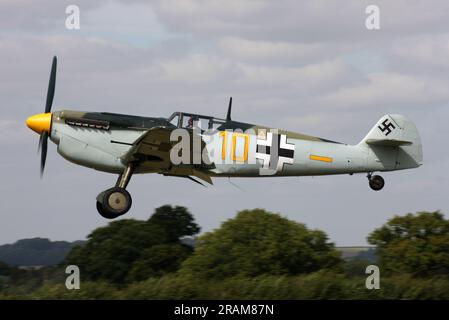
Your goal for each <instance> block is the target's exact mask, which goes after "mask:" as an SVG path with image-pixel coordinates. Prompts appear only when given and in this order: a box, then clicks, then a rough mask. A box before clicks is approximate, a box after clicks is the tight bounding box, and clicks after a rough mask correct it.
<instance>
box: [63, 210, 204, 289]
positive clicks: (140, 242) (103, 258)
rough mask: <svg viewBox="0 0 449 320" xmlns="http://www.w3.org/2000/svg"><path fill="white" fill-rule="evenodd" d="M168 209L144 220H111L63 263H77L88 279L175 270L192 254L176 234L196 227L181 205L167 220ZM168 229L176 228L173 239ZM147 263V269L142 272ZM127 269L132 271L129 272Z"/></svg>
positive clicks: (189, 232) (114, 278) (127, 277)
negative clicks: (175, 213)
mask: <svg viewBox="0 0 449 320" xmlns="http://www.w3.org/2000/svg"><path fill="white" fill-rule="evenodd" d="M170 208H171V207H170V206H163V207H161V208H158V209H156V212H155V214H154V215H153V216H152V217H151V218H150V219H149V220H147V221H138V220H132V219H128V220H119V221H113V222H111V223H109V225H107V226H106V227H101V228H98V229H96V230H94V231H93V232H92V233H91V234H90V235H89V236H88V241H87V243H86V244H85V245H83V246H79V247H75V248H74V249H73V250H72V251H71V252H70V253H69V255H68V257H67V258H66V260H65V262H64V265H67V264H74V265H77V266H78V267H79V268H80V270H81V274H82V276H83V277H85V278H86V279H88V280H105V281H110V282H113V283H125V282H126V281H133V280H136V279H139V280H142V279H143V278H144V277H145V276H152V275H160V274H164V273H167V272H173V271H176V270H177V268H178V267H179V265H180V263H181V260H182V259H185V258H186V257H187V256H188V255H189V254H190V253H191V249H190V248H188V247H185V246H183V245H182V244H181V242H180V241H179V236H183V235H192V234H194V232H195V230H199V227H198V226H196V224H195V223H194V221H193V217H192V215H191V214H190V213H189V212H188V211H187V210H186V209H185V208H182V207H175V208H174V209H173V210H172V211H175V212H177V213H180V214H178V215H173V216H172V217H173V218H172V219H171V220H170V219H169V216H170V215H169V214H168V212H171V211H170V210H169V209H170ZM161 213H162V214H161ZM154 216H156V218H154ZM183 223H184V224H183ZM195 226H196V229H195V228H194V227H195ZM171 228H173V229H174V230H176V240H175V236H174V232H173V231H172V230H171ZM167 245H170V246H167ZM150 255H153V256H152V257H150ZM146 264H148V270H146V271H145V269H146ZM130 270H133V272H132V273H131V274H130Z"/></svg>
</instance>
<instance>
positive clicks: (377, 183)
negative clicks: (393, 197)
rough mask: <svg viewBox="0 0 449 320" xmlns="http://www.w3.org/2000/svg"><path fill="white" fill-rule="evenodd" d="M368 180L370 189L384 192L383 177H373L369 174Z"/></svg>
mask: <svg viewBox="0 0 449 320" xmlns="http://www.w3.org/2000/svg"><path fill="white" fill-rule="evenodd" d="M367 178H368V182H369V186H370V188H371V189H373V190H374V191H379V190H382V188H383V187H384V186H385V180H384V178H382V177H381V176H378V175H374V176H373V175H372V173H371V172H368V175H367Z"/></svg>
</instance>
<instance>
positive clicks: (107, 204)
mask: <svg viewBox="0 0 449 320" xmlns="http://www.w3.org/2000/svg"><path fill="white" fill-rule="evenodd" d="M100 198H101V199H97V202H99V204H100V206H99V205H98V204H97V210H98V212H99V213H100V215H102V216H103V217H105V218H106V219H114V218H117V217H119V216H121V215H124V214H125V213H127V212H128V211H129V209H130V208H131V205H132V199H131V195H130V194H129V192H128V191H126V190H125V189H123V188H119V187H114V188H110V189H108V190H105V191H104V192H102V193H101V194H100ZM99 208H100V209H99ZM100 211H101V212H100Z"/></svg>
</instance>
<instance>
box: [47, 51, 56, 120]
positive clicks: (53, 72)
mask: <svg viewBox="0 0 449 320" xmlns="http://www.w3.org/2000/svg"><path fill="white" fill-rule="evenodd" d="M56 65H57V58H56V56H54V57H53V63H52V64H51V72H50V80H49V82H48V90H47V101H46V103H45V113H47V112H50V111H51V106H52V104H53V97H54V96H55V86H56Z"/></svg>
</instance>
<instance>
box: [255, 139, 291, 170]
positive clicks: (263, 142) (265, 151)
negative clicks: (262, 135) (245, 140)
mask: <svg viewBox="0 0 449 320" xmlns="http://www.w3.org/2000/svg"><path fill="white" fill-rule="evenodd" d="M294 154H295V145H294V144H292V143H287V136H286V135H285V134H277V133H272V132H268V133H267V137H266V139H257V149H256V159H259V160H262V161H263V165H262V169H264V171H263V172H264V173H262V171H261V174H266V175H270V174H271V175H272V174H275V173H277V172H281V171H282V170H283V169H284V164H293V158H294Z"/></svg>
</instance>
